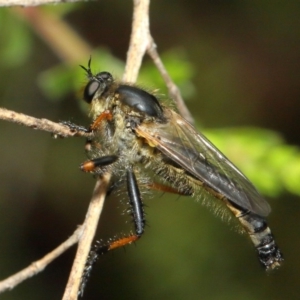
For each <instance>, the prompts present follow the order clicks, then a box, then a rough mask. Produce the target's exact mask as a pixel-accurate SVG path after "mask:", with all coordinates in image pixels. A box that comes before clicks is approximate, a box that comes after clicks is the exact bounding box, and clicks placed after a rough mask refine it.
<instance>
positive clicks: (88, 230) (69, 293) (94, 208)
mask: <svg viewBox="0 0 300 300" xmlns="http://www.w3.org/2000/svg"><path fill="white" fill-rule="evenodd" d="M109 181H110V174H105V175H104V176H103V177H102V178H99V179H98V180H97V182H96V186H95V189H94V192H93V195H92V199H91V202H90V205H89V208H88V211H87V214H86V217H85V221H84V224H83V234H82V236H81V238H80V241H79V244H78V248H77V253H76V257H75V259H74V263H73V266H72V270H71V273H70V276H69V280H68V283H67V286H66V289H65V293H64V296H63V298H62V299H63V300H71V299H72V300H73V299H77V297H78V290H79V286H80V282H81V277H82V274H83V270H84V267H85V263H86V260H87V257H88V254H89V252H90V249H91V244H92V242H93V238H94V235H95V232H96V229H97V226H98V222H99V219H100V215H101V212H102V209H103V205H104V200H105V196H106V191H107V188H108V185H109Z"/></svg>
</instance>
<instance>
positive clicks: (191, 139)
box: [136, 109, 271, 216]
mask: <svg viewBox="0 0 300 300" xmlns="http://www.w3.org/2000/svg"><path fill="white" fill-rule="evenodd" d="M164 111H165V116H166V118H167V120H168V122H167V123H165V124H158V123H142V124H140V125H139V126H138V127H137V128H136V133H137V134H138V135H139V136H141V137H143V138H144V139H146V141H147V142H148V144H149V145H150V146H152V147H156V148H157V149H158V150H159V151H161V152H162V153H163V154H165V155H166V156H167V157H168V158H169V159H171V160H173V161H174V162H175V163H177V164H178V165H180V166H181V167H182V168H183V169H185V170H186V171H188V172H189V173H190V174H192V175H193V176H194V177H196V178H197V179H199V180H200V181H202V182H204V183H205V184H206V185H208V186H209V187H211V188H212V189H214V190H215V191H217V192H218V193H220V194H222V195H224V196H225V197H226V198H227V199H229V200H230V201H232V202H233V203H235V204H237V205H238V206H240V207H242V208H245V209H248V210H250V211H252V212H254V213H256V214H258V215H260V216H266V215H268V214H269V213H270V211H271V208H270V206H269V204H268V203H267V201H266V200H265V199H264V198H263V197H262V196H261V195H260V194H259V193H258V191H257V190H256V189H255V187H254V186H253V185H252V183H251V182H250V181H249V180H248V179H247V178H246V177H245V175H244V174H243V173H242V172H241V171H240V170H239V169H238V168H237V167H236V166H235V165H233V163H231V162H230V161H229V160H228V159H227V158H226V157H225V156H224V155H223V154H222V153H221V152H220V151H219V150H218V149H217V148H216V147H215V146H214V145H212V143H211V142H210V141H209V140H208V139H207V138H206V137H205V136H204V135H202V134H200V133H198V132H197V131H196V130H195V129H194V127H193V126H192V125H191V124H189V123H188V122H187V121H186V120H184V119H183V118H182V117H181V116H180V115H178V114H177V113H176V112H174V111H172V110H169V109H165V110H164Z"/></svg>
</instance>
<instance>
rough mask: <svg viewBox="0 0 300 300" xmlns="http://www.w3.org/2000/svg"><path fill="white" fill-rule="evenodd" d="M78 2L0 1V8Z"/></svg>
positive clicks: (60, 0)
mask: <svg viewBox="0 0 300 300" xmlns="http://www.w3.org/2000/svg"><path fill="white" fill-rule="evenodd" d="M79 1H80V0H0V6H25V7H26V6H27V7H28V6H38V5H45V4H58V3H66V2H79Z"/></svg>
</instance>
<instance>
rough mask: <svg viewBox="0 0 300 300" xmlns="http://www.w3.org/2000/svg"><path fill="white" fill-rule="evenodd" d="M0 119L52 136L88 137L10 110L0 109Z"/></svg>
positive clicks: (84, 133)
mask: <svg viewBox="0 0 300 300" xmlns="http://www.w3.org/2000/svg"><path fill="white" fill-rule="evenodd" d="M0 119H2V120H5V121H9V122H12V123H17V124H19V125H23V126H27V127H29V128H32V129H36V130H43V131H48V132H51V133H53V134H54V136H60V137H71V136H83V137H89V133H86V132H76V131H73V130H71V129H70V128H69V127H68V126H65V125H63V124H59V123H55V122H52V121H49V120H47V119H38V118H34V117H31V116H27V115H24V114H21V113H17V112H15V111H12V110H8V109H5V108H1V107H0Z"/></svg>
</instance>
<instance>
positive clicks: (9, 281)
mask: <svg viewBox="0 0 300 300" xmlns="http://www.w3.org/2000/svg"><path fill="white" fill-rule="evenodd" d="M81 234H82V227H79V228H78V229H77V230H76V231H75V232H74V233H73V234H72V236H70V237H69V238H68V239H67V240H66V241H65V242H63V243H62V244H61V245H59V246H58V247H57V248H56V249H54V250H53V251H51V252H50V253H48V254H47V255H45V256H44V257H43V258H41V259H39V260H37V261H35V262H33V263H32V264H31V265H29V266H28V267H27V268H25V269H23V270H21V271H20V272H18V273H16V274H14V275H12V276H10V277H8V278H6V279H5V280H2V281H0V293H2V292H4V291H6V290H11V289H13V288H14V287H15V286H17V285H18V284H20V283H21V282H23V281H24V280H26V279H28V278H30V277H32V276H34V275H37V274H38V273H40V272H42V271H43V270H44V269H45V268H46V267H47V265H49V264H50V263H51V262H52V261H53V260H54V259H56V258H57V257H59V256H60V255H61V254H62V253H64V252H65V251H66V250H67V249H69V248H70V247H72V246H73V245H74V244H76V243H77V242H78V240H79V238H80V236H81Z"/></svg>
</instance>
